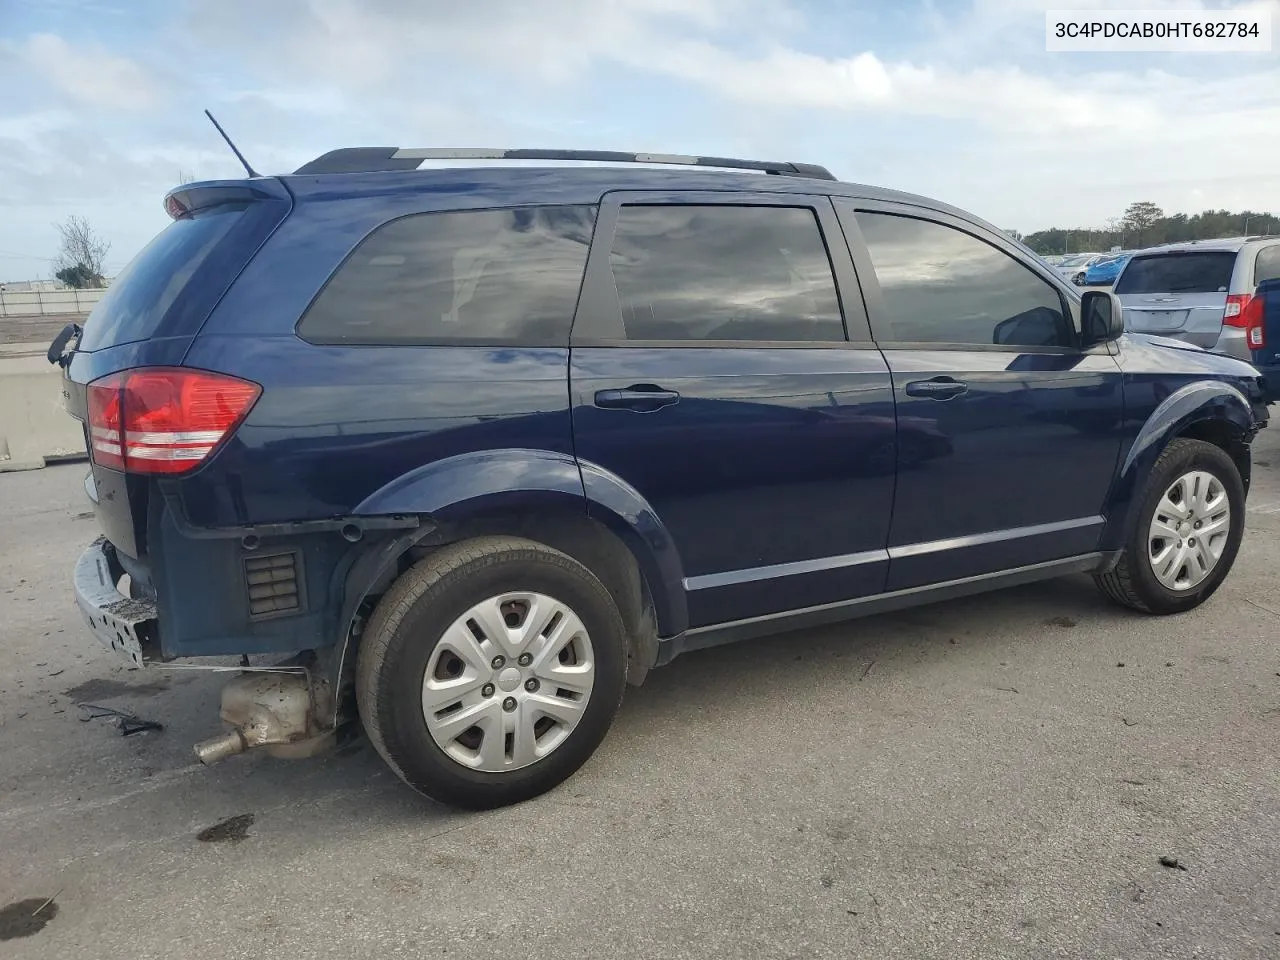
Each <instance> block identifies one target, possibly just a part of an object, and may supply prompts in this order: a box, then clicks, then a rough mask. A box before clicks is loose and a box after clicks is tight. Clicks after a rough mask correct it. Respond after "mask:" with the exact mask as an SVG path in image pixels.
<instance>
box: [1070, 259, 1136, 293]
mask: <svg viewBox="0 0 1280 960" xmlns="http://www.w3.org/2000/svg"><path fill="white" fill-rule="evenodd" d="M1131 256H1133V251H1132V250H1126V251H1125V252H1123V253H1117V254H1115V255H1114V256H1109V257H1102V258H1100V259H1098V260H1096V261H1095V262H1094V263H1093V264H1091V265H1090V266H1089V269H1088V270H1086V271H1085V272H1084V282H1083V283H1082V284H1081V285H1082V286H1085V287H1109V286H1111V284H1113V283H1115V282H1116V277H1118V276H1120V271H1121V270H1123V269H1124V265H1125V264H1126V263H1128V262H1129V258H1130V257H1131Z"/></svg>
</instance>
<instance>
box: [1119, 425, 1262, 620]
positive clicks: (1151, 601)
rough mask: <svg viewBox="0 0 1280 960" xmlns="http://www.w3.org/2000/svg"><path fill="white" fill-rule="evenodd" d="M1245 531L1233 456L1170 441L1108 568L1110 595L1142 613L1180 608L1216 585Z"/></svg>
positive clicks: (1196, 444) (1187, 442)
mask: <svg viewBox="0 0 1280 960" xmlns="http://www.w3.org/2000/svg"><path fill="white" fill-rule="evenodd" d="M1243 534H1244V484H1243V483H1241V481H1240V471H1239V470H1238V469H1237V468H1236V465H1235V462H1234V461H1233V460H1232V459H1231V457H1229V456H1228V455H1227V454H1226V452H1225V451H1223V450H1222V448H1220V447H1216V446H1214V445H1213V444H1211V443H1205V442H1204V441H1201V440H1187V439H1178V440H1174V441H1173V442H1172V443H1170V444H1169V446H1168V447H1167V448H1166V449H1165V451H1164V453H1162V454H1161V455H1160V458H1159V459H1158V460H1157V461H1156V463H1155V466H1154V467H1153V468H1152V470H1151V474H1150V476H1149V477H1148V478H1147V483H1146V487H1145V488H1144V489H1143V493H1142V499H1141V501H1140V503H1139V514H1138V523H1137V526H1136V527H1135V529H1134V531H1133V534H1132V535H1131V536H1130V538H1129V542H1128V543H1127V544H1126V545H1125V551H1124V555H1123V556H1122V557H1121V559H1120V562H1119V563H1118V564H1117V565H1116V568H1115V569H1114V570H1113V571H1111V572H1110V573H1105V574H1101V575H1099V576H1097V577H1095V578H1094V579H1095V581H1096V582H1097V584H1098V587H1099V588H1100V589H1101V590H1102V592H1103V593H1104V594H1106V595H1107V596H1108V597H1110V598H1111V599H1112V600H1114V601H1116V602H1117V603H1119V604H1122V605H1124V606H1126V607H1130V608H1132V609H1134V610H1141V611H1143V612H1144V613H1181V612H1182V611H1184V610H1190V609H1192V608H1193V607H1197V606H1199V605H1200V604H1201V603H1203V602H1204V601H1205V600H1207V599H1209V597H1210V596H1212V595H1213V592H1214V591H1215V590H1217V589H1218V587H1219V586H1221V584H1222V581H1223V580H1225V579H1226V576H1227V574H1228V573H1229V572H1230V570H1231V565H1232V564H1233V563H1234V562H1235V559H1236V553H1237V552H1238V551H1239V549H1240V539H1241V537H1242V536H1243Z"/></svg>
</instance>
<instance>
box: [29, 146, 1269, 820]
mask: <svg viewBox="0 0 1280 960" xmlns="http://www.w3.org/2000/svg"><path fill="white" fill-rule="evenodd" d="M464 155H466V152H465V151H428V150H403V149H401V150H397V149H381V148H378V149H375V148H359V149H351V150H339V151H335V152H333V153H329V154H326V155H324V156H322V157H320V158H319V159H317V160H315V161H313V162H311V163H308V164H307V165H305V166H304V167H302V168H301V169H300V170H298V171H297V172H296V173H294V174H292V175H290V176H282V177H256V176H255V177H250V178H248V179H245V180H239V181H220V182H213V183H202V184H189V185H186V186H183V187H180V188H178V189H177V190H175V191H173V192H172V193H170V194H169V195H168V197H166V199H165V206H166V209H167V210H168V212H169V214H170V215H171V216H172V218H173V223H172V224H171V225H170V226H169V227H168V228H167V229H166V230H165V231H164V232H163V233H161V234H160V235H159V236H158V237H157V238H156V239H155V241H153V242H152V244H151V245H150V246H148V247H147V248H146V249H145V250H144V251H143V252H142V253H141V254H140V255H139V256H138V257H137V259H136V260H135V261H134V262H133V263H132V265H131V266H130V267H129V268H128V270H127V271H126V272H125V273H124V274H123V275H121V276H120V277H119V279H118V280H117V281H116V283H115V284H114V285H113V287H112V288H111V290H110V292H109V294H108V295H107V296H106V297H105V298H104V299H103V300H102V302H101V303H100V304H99V306H98V308H97V309H96V310H95V311H94V313H93V315H92V316H91V317H90V318H89V320H88V321H87V322H86V325H85V328H84V330H83V332H79V338H78V341H77V340H75V339H74V334H75V333H77V331H72V334H73V338H72V339H71V340H70V341H69V342H67V343H66V344H65V349H64V347H63V346H62V345H61V344H60V345H58V346H56V348H55V349H54V350H53V351H52V353H51V358H52V359H55V360H57V361H59V362H61V363H62V364H63V365H64V367H65V370H66V380H65V387H66V395H67V406H68V409H69V411H70V412H71V413H72V414H73V415H74V416H75V417H77V418H79V419H80V420H82V421H83V422H84V429H85V438H86V444H87V446H88V450H89V453H90V456H91V459H92V472H91V475H90V476H89V477H88V479H87V481H86V492H87V493H88V495H89V497H90V499H91V500H92V501H93V503H94V505H95V512H96V515H97V518H98V522H99V524H100V525H101V529H102V533H103V536H102V537H101V538H100V539H99V540H97V541H96V542H95V543H94V544H92V545H91V546H90V547H89V549H88V550H87V551H86V552H85V553H84V555H83V557H82V558H81V560H80V562H79V564H78V566H77V568H76V573H75V583H76V594H77V599H78V602H79V605H80V607H81V609H82V610H83V612H84V614H85V615H86V617H87V620H88V622H89V626H90V628H91V630H92V631H93V633H94V634H95V635H96V636H97V637H98V638H99V639H100V640H102V641H103V642H105V643H106V644H107V645H108V646H110V647H112V648H113V649H115V650H117V651H118V652H120V653H121V654H122V655H123V656H125V657H127V658H128V659H130V660H131V661H132V662H133V663H135V664H137V665H143V664H145V663H148V662H156V661H165V660H170V659H173V658H190V657H225V656H240V657H242V660H241V663H242V665H243V667H244V670H243V672H242V673H240V674H238V675H237V676H236V678H235V679H234V680H233V681H232V682H231V683H230V684H228V686H227V687H226V688H225V690H224V692H223V699H222V717H223V720H224V721H225V722H226V723H227V724H229V727H230V730H229V732H228V733H226V734H225V735H223V736H219V737H216V738H214V739H212V740H209V741H206V742H204V743H202V744H199V745H197V747H196V751H197V754H198V755H199V756H200V758H201V759H202V760H204V761H206V762H212V761H214V760H217V759H220V758H222V757H225V756H228V755H231V754H234V753H237V752H240V751H243V750H245V749H248V748H258V747H261V748H264V749H266V750H267V751H269V752H272V753H276V754H280V755H291V756H300V755H305V754H308V753H312V752H315V751H317V750H319V749H321V748H323V747H324V746H326V745H327V744H328V743H330V742H331V741H332V740H333V739H334V737H335V735H336V733H337V731H339V730H341V729H346V726H347V725H346V721H348V720H354V719H355V717H356V715H357V712H358V716H359V718H360V719H361V720H362V722H363V726H364V729H365V730H366V731H367V732H368V735H369V737H370V738H371V740H372V741H373V743H374V745H375V746H376V748H377V749H378V751H379V752H380V753H381V754H382V756H383V757H384V758H385V759H386V761H387V762H388V763H389V764H390V765H391V767H392V768H394V769H395V771H396V772H397V773H398V774H399V775H400V776H401V777H403V778H404V780H405V781H407V782H408V783H409V784H410V785H411V786H413V787H414V788H416V789H418V790H420V791H422V792H424V793H426V794H429V795H430V796H432V797H436V798H438V799H440V800H443V801H446V802H449V803H453V804H458V805H462V806H468V807H488V806H496V805H500V804H504V803H510V802H514V801H518V800H521V799H524V798H527V797H530V796H533V795H535V794H538V793H540V792H542V791H544V790H547V789H549V788H550V787H552V786H554V785H555V784H557V783H559V782H560V781H562V780H564V779H565V778H566V777H568V776H569V775H571V774H572V773H573V771H575V770H576V769H577V768H578V767H579V766H580V765H581V764H582V763H583V762H584V761H585V760H586V759H587V758H588V757H589V756H590V754H591V753H592V751H593V750H594V749H595V748H596V746H597V745H598V744H599V743H600V741H601V740H602V738H603V737H604V735H605V732H606V730H607V729H608V727H609V725H610V722H611V721H612V719H613V717H614V714H615V712H616V710H617V708H618V704H619V701H620V699H621V697H622V693H623V688H624V686H625V684H626V683H627V682H630V683H632V684H636V683H639V682H640V681H641V680H642V679H643V678H644V676H645V674H646V672H647V671H648V670H649V669H650V668H652V667H654V666H657V665H660V664H665V663H667V662H668V661H670V660H671V659H672V658H673V657H675V656H676V655H677V654H679V653H681V652H683V651H686V650H692V649H697V648H701V647H708V646H712V645H715V644H720V643H724V642H726V641H730V640H736V639H738V638H743V637H750V636H755V635H759V634H764V633H772V632H778V631H782V630H784V629H788V628H793V627H798V626H802V625H809V624H818V623H828V622H832V621H837V620H842V619H846V618H852V617H856V616H860V615H863V614H868V613H874V612H878V611H884V610H889V609H894V608H899V607H905V606H910V605H914V604H922V603H927V602H930V601H934V600H940V599H944V598H948V597H955V596H959V595H962V594H969V593H974V592H978V591H983V590H989V589H994V588H998V587H1002V586H1006V585H1010V584H1017V583H1025V582H1028V581H1032V580H1037V579H1041V578H1046V577H1054V576H1058V575H1062V574H1070V573H1089V574H1092V575H1093V576H1094V577H1095V579H1096V580H1097V582H1098V584H1099V585H1100V587H1101V588H1102V590H1103V591H1104V592H1105V593H1106V594H1107V595H1108V596H1109V597H1111V598H1112V599H1114V600H1116V601H1118V602H1119V603H1121V604H1124V605H1126V606H1128V607H1131V608H1134V609H1137V610H1141V611H1144V612H1147V613H1154V614H1168V613H1176V612H1179V611H1183V610H1188V609H1190V608H1192V607H1195V606H1196V605H1197V604H1199V603H1201V602H1202V601H1204V600H1205V599H1206V598H1208V597H1209V596H1210V595H1211V594H1212V593H1213V592H1214V590H1216V589H1217V587H1218V586H1219V585H1220V584H1221V583H1222V581H1223V579H1224V578H1225V577H1226V575H1227V573H1228V571H1229V570H1230V568H1231V565H1232V562H1233V561H1234V559H1235V556H1236V551H1237V548H1238V546H1239V543H1240V538H1241V534H1242V532H1243V527H1244V518H1245V495H1246V492H1247V490H1248V486H1249V471H1250V460H1249V445H1250V441H1251V440H1252V438H1253V436H1254V434H1255V433H1256V431H1257V430H1258V429H1259V428H1260V427H1262V426H1263V425H1264V424H1265V421H1266V408H1265V406H1264V405H1263V403H1262V396H1261V392H1260V386H1261V385H1260V382H1259V378H1258V374H1257V371H1255V370H1254V369H1253V368H1252V367H1250V366H1249V365H1248V364H1246V363H1243V362H1241V361H1239V360H1233V359H1230V358H1227V357H1224V356H1218V355H1215V354H1212V353H1209V352H1206V351H1204V350H1201V349H1198V348H1195V347H1190V346H1188V345H1186V344H1182V343H1179V342H1175V341H1161V340H1158V339H1155V338H1151V337H1143V336H1138V335H1127V336H1126V335H1125V334H1124V333H1123V323H1122V318H1121V313H1120V309H1119V307H1118V304H1117V301H1115V300H1114V299H1113V298H1112V296H1111V295H1110V294H1109V293H1098V292H1090V293H1086V294H1084V295H1083V297H1082V296H1081V295H1080V294H1079V293H1078V292H1077V291H1076V290H1075V289H1074V288H1073V287H1072V286H1071V284H1069V283H1067V282H1066V281H1064V280H1063V279H1062V278H1061V277H1059V276H1058V275H1057V274H1056V273H1055V271H1054V270H1053V269H1052V268H1050V267H1049V266H1047V265H1046V264H1045V263H1043V262H1041V261H1040V260H1039V259H1038V258H1036V257H1035V256H1034V255H1033V254H1031V253H1029V252H1028V251H1027V250H1026V249H1025V248H1024V247H1022V246H1020V245H1019V244H1017V243H1015V242H1013V241H1012V240H1010V239H1009V238H1008V237H1007V236H1005V235H1004V234H1003V233H1002V232H1001V231H999V230H996V229H994V228H992V227H991V226H989V225H988V224H986V223H983V222H982V221H980V220H977V219H975V218H974V217H972V216H970V215H968V214H966V213H964V212H962V211H960V210H956V209H953V208H951V207H948V206H945V205H943V204H939V203H935V202H933V201H930V200H925V199H922V198H920V197H915V196H910V195H907V194H902V193H897V192H893V191H888V190H881V189H876V188H873V187H862V186H855V185H851V184H845V183H840V182H837V181H836V180H835V179H834V178H833V177H832V176H831V175H830V174H829V173H827V171H826V170H824V169H822V168H821V167H815V166H809V165H803V164H792V163H764V162H755V161H739V160H729V159H725V158H699V157H672V156H656V155H641V154H625V155H624V154H595V153H575V152H570V151H507V152H501V153H491V152H476V153H474V154H471V155H474V156H484V157H506V158H512V159H534V160H538V159H543V160H548V161H550V160H564V159H570V160H605V161H610V162H611V165H609V166H606V167H600V166H597V167H587V166H573V167H564V166H561V167H560V168H555V167H554V166H553V165H551V164H544V165H543V166H540V167H529V166H514V165H511V164H505V165H504V164H496V165H491V166H489V167H475V166H473V167H472V168H469V169H458V168H454V169H430V170H423V169H419V167H420V166H421V164H422V161H423V160H424V159H430V158H432V157H436V156H452V157H455V158H456V157H459V156H464ZM637 161H644V162H642V163H638V162H637ZM656 164H664V165H665V168H663V169H658V168H656V167H655V165H656ZM280 653H286V654H289V656H288V657H286V658H284V659H282V660H280V662H278V663H272V662H267V661H268V660H269V659H271V658H259V659H258V660H256V661H250V660H249V656H251V655H262V654H280ZM224 663H225V661H224ZM251 663H256V664H257V665H254V666H251V665H250V664H251ZM224 668H225V667H224Z"/></svg>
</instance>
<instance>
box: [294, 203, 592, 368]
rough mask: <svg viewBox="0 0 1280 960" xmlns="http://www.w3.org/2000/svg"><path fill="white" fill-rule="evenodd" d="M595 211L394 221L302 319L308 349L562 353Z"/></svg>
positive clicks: (536, 210) (357, 253)
mask: <svg viewBox="0 0 1280 960" xmlns="http://www.w3.org/2000/svg"><path fill="white" fill-rule="evenodd" d="M594 226H595V208H594V207H587V206H574V207H567V206H566V207H527V208H515V209H508V210H481V211H467V212H451V213H423V214H414V215H413V216H408V217H402V218H400V219H398V220H393V221H391V222H390V223H387V224H384V225H383V226H381V227H379V228H378V229H377V230H375V231H374V232H373V233H371V234H370V235H369V236H368V237H366V238H365V239H364V240H363V241H361V242H360V245H359V246H357V247H356V249H355V250H354V251H353V252H352V254H351V255H350V256H349V257H348V258H347V260H346V261H345V262H344V263H343V264H342V266H340V267H339V268H338V270H337V272H336V273H335V274H334V275H333V277H331V278H330V280H329V282H328V284H327V285H326V286H325V288H324V289H323V290H322V291H321V292H320V295H319V296H318V297H317V298H316V300H315V302H314V303H313V304H312V305H311V308H310V309H309V310H308V311H307V313H306V315H305V316H304V317H303V318H302V322H301V323H300V324H299V326H298V333H299V335H300V336H302V337H303V339H305V340H309V341H311V342H313V343H368V344H376V343H430V342H439V341H449V342H466V341H473V342H474V341H478V342H499V343H539V344H556V345H559V344H567V343H568V342H569V327H570V325H571V324H572V322H573V312H574V309H575V307H576V306H577V302H578V289H579V287H580V286H581V284H582V273H583V270H584V268H585V267H586V263H587V248H588V246H590V244H591V232H592V229H593V228H594Z"/></svg>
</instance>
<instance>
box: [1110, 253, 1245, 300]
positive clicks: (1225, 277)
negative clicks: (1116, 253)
mask: <svg viewBox="0 0 1280 960" xmlns="http://www.w3.org/2000/svg"><path fill="white" fill-rule="evenodd" d="M1235 264H1236V255H1235V254H1234V253H1231V252H1230V251H1226V250H1223V251H1205V252H1203V253H1200V252H1197V253H1161V254H1155V255H1153V256H1146V257H1136V258H1134V259H1133V260H1132V261H1130V263H1129V265H1128V266H1127V267H1125V270H1124V273H1122V274H1121V275H1120V282H1119V283H1118V284H1117V285H1116V293H1118V294H1123V293H1226V292H1227V289H1228V288H1229V287H1230V285H1231V271H1232V270H1233V269H1234V268H1235Z"/></svg>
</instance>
